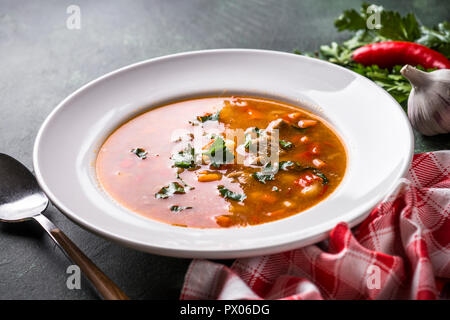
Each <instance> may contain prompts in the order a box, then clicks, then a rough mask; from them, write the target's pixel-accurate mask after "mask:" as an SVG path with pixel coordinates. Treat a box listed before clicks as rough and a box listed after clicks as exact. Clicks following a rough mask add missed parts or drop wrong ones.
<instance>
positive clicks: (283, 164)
mask: <svg viewBox="0 0 450 320" xmlns="http://www.w3.org/2000/svg"><path fill="white" fill-rule="evenodd" d="M294 165H295V163H294V162H292V161H280V164H279V165H278V166H279V168H280V169H281V170H284V171H287V170H288V169H289V167H292V166H294Z"/></svg>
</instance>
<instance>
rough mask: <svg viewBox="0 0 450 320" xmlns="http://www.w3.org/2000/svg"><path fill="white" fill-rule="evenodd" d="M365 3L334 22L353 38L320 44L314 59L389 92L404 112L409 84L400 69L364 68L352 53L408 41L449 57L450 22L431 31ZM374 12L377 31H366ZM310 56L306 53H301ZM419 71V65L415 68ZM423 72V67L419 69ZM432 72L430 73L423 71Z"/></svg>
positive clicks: (409, 16)
mask: <svg viewBox="0 0 450 320" xmlns="http://www.w3.org/2000/svg"><path fill="white" fill-rule="evenodd" d="M368 8H369V4H367V3H364V4H363V5H362V6H361V9H360V10H359V11H357V10H355V9H349V10H345V11H344V12H343V13H342V14H341V15H340V16H339V17H338V18H337V19H336V21H335V22H334V24H335V27H336V28H337V29H338V31H350V32H353V33H354V34H353V37H352V38H350V39H348V40H347V41H344V42H342V43H341V44H338V43H336V42H332V43H331V44H330V45H322V46H320V48H319V52H318V53H317V54H316V55H315V57H317V58H319V59H323V60H326V61H329V62H332V63H335V64H339V65H341V66H343V67H346V68H348V69H350V70H353V71H355V72H357V73H359V74H361V75H363V76H365V77H367V78H369V79H371V80H372V81H374V82H375V83H376V84H378V85H379V86H380V87H382V88H383V89H385V90H386V91H387V92H389V93H390V94H391V95H392V96H393V97H394V98H395V99H396V100H397V102H398V103H400V104H401V105H402V106H403V108H405V110H406V107H407V106H406V104H407V100H408V96H409V93H410V91H411V85H410V83H409V81H408V80H406V79H405V78H404V77H403V76H402V75H401V74H400V69H401V66H395V67H394V68H392V69H382V68H379V67H378V66H376V65H373V66H363V65H361V64H358V63H355V62H354V61H353V60H352V54H353V51H354V50H355V49H357V48H359V47H362V46H364V45H367V44H370V43H375V42H381V41H388V40H394V41H410V42H416V43H419V44H422V45H425V46H427V47H429V48H431V49H434V50H436V51H438V52H441V53H442V54H444V55H445V56H446V57H447V58H449V57H450V23H449V22H447V21H446V22H442V23H440V24H438V25H437V26H436V27H434V28H427V27H425V26H423V25H421V24H420V23H419V22H418V20H417V18H416V17H415V16H414V15H413V14H411V13H409V14H406V15H405V16H401V15H400V14H399V13H398V12H395V11H390V10H386V9H385V8H383V7H382V6H376V5H372V6H371V9H372V11H369V12H368ZM375 11H377V12H379V13H380V24H381V28H379V29H376V28H374V29H368V28H367V25H366V21H368V19H369V17H370V16H371V15H372V14H374V12H375ZM296 53H298V54H304V55H308V56H311V54H308V53H301V52H299V51H296ZM418 68H420V66H418ZM422 70H423V68H422ZM426 71H432V70H426Z"/></svg>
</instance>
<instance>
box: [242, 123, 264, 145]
mask: <svg viewBox="0 0 450 320" xmlns="http://www.w3.org/2000/svg"><path fill="white" fill-rule="evenodd" d="M251 131H253V132H254V133H256V138H258V137H259V136H260V135H261V134H263V133H264V130H262V129H259V128H258V127H254V128H252V129H251ZM252 139H253V135H252V134H251V133H250V132H248V133H246V134H245V144H244V148H245V149H247V150H248V149H249V148H250V145H251V143H252Z"/></svg>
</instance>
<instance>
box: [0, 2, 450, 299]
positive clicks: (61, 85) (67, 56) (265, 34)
mask: <svg viewBox="0 0 450 320" xmlns="http://www.w3.org/2000/svg"><path fill="white" fill-rule="evenodd" d="M377 3H379V4H384V5H385V6H387V7H388V8H391V9H396V10H399V11H401V12H406V11H412V12H414V13H415V14H416V15H417V16H418V17H419V18H420V19H421V21H422V22H423V23H425V24H427V25H433V24H435V23H437V22H439V21H443V20H446V19H447V20H448V18H449V8H450V6H449V2H448V1H444V0H442V1H438V0H434V1H425V0H414V1H409V0H403V1H395V2H394V1H377ZM71 4H76V5H79V6H80V8H81V15H82V21H81V23H82V28H81V30H68V29H67V28H66V19H67V17H68V15H67V13H66V8H67V7H68V6H69V5H71ZM359 4H360V1H324V0H306V1H296V0H289V1H281V0H264V1H263V0H240V1H238V0H235V1H226V0H215V1H211V0H189V1H188V0H164V1H163V0H161V1H144V0H141V1H138V0H135V1H118V0H116V1H84V0H83V1H82V0H70V1H66V0H47V1H33V0H28V1H23V0H20V1H19V0H1V2H0V52H1V59H0V97H1V100H0V152H3V153H7V154H9V155H11V156H13V157H16V158H17V159H19V160H20V161H22V162H23V163H24V164H25V165H27V166H28V167H29V168H31V167H32V159H31V153H32V147H33V142H34V138H35V136H36V133H37V131H38V129H39V126H40V125H41V123H42V122H43V120H44V119H45V117H46V116H47V115H48V114H49V113H50V111H51V110H52V109H53V108H54V107H55V106H56V105H57V104H58V103H59V102H60V101H61V100H62V99H63V98H65V97H66V96H67V95H68V94H70V93H71V92H73V91H74V90H76V89H77V88H79V87H80V86H82V85H83V84H85V83H87V82H89V81H91V80H93V79H95V78H97V77H99V76H101V75H103V74H105V73H107V72H110V71H112V70H114V69H117V68H119V67H122V66H125V65H128V64H131V63H134V62H138V61H141V60H145V59H149V58H152V57H157V56H161V55H166V54H171V53H176V52H182V51H189V50H199V49H210V48H238V47H239V48H261V49H272V50H280V51H289V52H291V51H292V50H293V49H295V48H298V49H301V50H311V51H313V50H315V49H316V48H317V47H318V46H319V45H320V44H324V43H329V42H331V41H339V40H342V39H345V38H346V34H338V33H337V32H336V30H335V29H334V26H333V21H334V19H335V18H336V17H337V16H338V15H339V14H340V13H341V12H342V10H344V9H346V8H350V7H355V8H356V7H359ZM449 146H450V139H449V135H444V136H438V137H434V138H423V137H422V136H420V135H418V134H416V152H422V151H428V150H438V149H449ZM55 156H57V154H56V153H55ZM0 179H1V177H0ZM61 179H64V177H61ZM47 215H48V216H49V217H50V218H51V219H52V220H53V221H54V222H55V224H56V225H58V226H59V227H60V228H61V229H62V230H63V231H64V232H66V233H67V235H68V236H69V237H70V238H71V239H72V240H73V241H74V242H75V243H77V244H78V245H79V247H80V248H81V249H82V250H83V251H84V252H85V253H86V254H87V255H88V256H89V257H91V258H92V260H93V261H94V262H95V263H97V264H98V266H99V267H100V268H101V269H103V270H104V271H105V273H107V274H108V275H109V276H110V277H111V278H112V279H113V280H114V281H116V282H117V284H118V285H119V286H120V287H122V288H123V290H124V291H125V292H126V293H127V294H128V295H129V296H130V297H131V298H133V299H167V298H169V299H175V298H177V297H178V295H179V290H180V287H181V284H182V280H183V277H184V272H185V270H186V268H187V266H188V263H189V260H186V259H174V258H166V257H160V256H155V255H150V254H146V253H141V252H137V251H134V250H131V249H128V248H124V247H121V246H119V245H116V244H114V243H111V242H109V241H106V240H104V239H102V238H100V237H98V236H96V235H93V234H91V233H89V232H87V231H85V230H83V229H81V228H80V227H78V226H77V225H75V224H73V223H72V222H71V221H69V220H68V219H67V218H65V217H64V216H63V215H62V214H61V213H59V212H58V211H57V210H56V209H55V208H53V207H51V208H49V209H48V211H47ZM69 264H70V263H69V262H68V261H67V260H66V259H65V257H64V256H63V255H62V254H61V252H60V251H59V249H58V248H56V247H55V245H54V244H53V243H52V242H51V241H50V240H49V239H48V237H47V236H46V235H45V234H44V233H42V232H41V231H40V230H39V228H38V227H37V226H36V225H34V224H33V223H25V224H17V225H5V224H0V299H96V298H97V297H96V295H95V293H94V292H93V291H92V290H91V289H90V288H89V285H88V284H87V283H86V282H85V281H84V282H83V283H82V289H81V290H68V289H67V288H66V278H67V275H66V273H65V271H66V268H67V266H68V265H69Z"/></svg>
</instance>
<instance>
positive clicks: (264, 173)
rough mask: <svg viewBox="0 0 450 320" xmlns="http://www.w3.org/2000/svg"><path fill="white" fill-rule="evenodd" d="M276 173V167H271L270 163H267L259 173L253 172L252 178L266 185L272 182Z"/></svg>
mask: <svg viewBox="0 0 450 320" xmlns="http://www.w3.org/2000/svg"><path fill="white" fill-rule="evenodd" d="M277 172H278V165H277V166H272V165H271V163H270V162H269V163H267V164H266V165H265V166H264V167H263V168H262V170H261V171H257V172H254V173H253V174H252V177H253V178H255V179H256V180H258V181H259V182H261V183H264V184H265V183H266V181H272V180H274V179H275V174H276V173H277Z"/></svg>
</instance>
